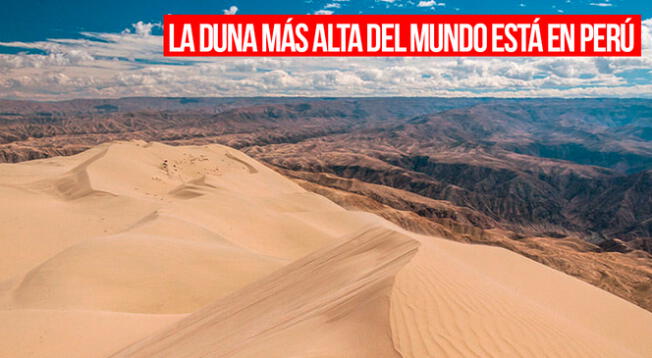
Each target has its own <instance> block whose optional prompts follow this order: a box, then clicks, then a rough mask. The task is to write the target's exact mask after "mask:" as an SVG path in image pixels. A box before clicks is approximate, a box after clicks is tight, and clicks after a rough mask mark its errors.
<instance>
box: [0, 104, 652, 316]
mask: <svg viewBox="0 0 652 358" xmlns="http://www.w3.org/2000/svg"><path fill="white" fill-rule="evenodd" d="M651 121H652V101H650V100H643V99H569V100H564V99H520V100H519V99H489V98H487V99H482V98H480V99H472V98H469V99H464V98H452V99H447V98H124V99H115V100H114V99H103V100H72V101H63V102H33V101H1V102H0V160H2V161H5V162H20V161H25V160H31V159H38V158H47V157H51V156H59V155H72V154H76V153H79V152H81V151H83V150H86V149H88V148H91V147H93V146H95V145H98V144H100V143H104V142H108V141H113V140H132V139H141V140H148V141H159V142H163V143H168V144H172V145H191V144H192V145H203V144H210V143H221V144H225V145H228V146H231V147H233V148H236V149H239V150H241V151H243V152H245V153H247V154H248V155H250V156H252V157H253V158H255V159H258V160H260V161H262V162H263V163H265V164H266V165H267V166H268V167H270V168H272V169H274V170H276V171H277V172H280V173H282V174H283V175H285V176H287V177H290V178H293V180H294V181H295V182H296V183H298V184H300V185H301V186H302V187H304V188H305V189H307V190H309V191H312V192H315V193H319V194H320V195H323V196H326V197H327V198H329V199H331V200H332V201H334V202H335V203H337V204H339V205H341V206H343V207H345V208H347V209H352V210H362V211H367V212H371V213H374V214H378V215H379V216H382V217H383V218H385V219H387V220H389V221H391V222H393V223H395V224H397V225H398V226H400V227H402V228H404V229H407V230H409V231H412V232H416V233H420V234H427V235H437V236H441V237H446V238H448V239H452V240H456V241H462V242H473V243H481V244H489V245H494V246H500V247H504V248H508V249H510V250H512V251H515V252H517V253H520V254H522V255H524V256H526V257H528V258H530V259H533V260H536V261H538V262H541V263H544V264H546V265H548V266H550V267H552V268H555V269H557V270H560V271H563V272H565V273H567V274H570V275H573V276H575V277H578V278H580V279H582V280H584V281H586V282H589V283H591V284H593V285H596V286H598V287H601V288H603V289H605V290H607V291H610V292H612V293H614V294H616V295H618V296H620V297H622V298H625V299H626V300H629V301H631V302H633V303H635V304H637V305H639V306H641V307H643V308H646V309H647V310H652V255H651V254H650V253H651V252H652V247H651V246H650V245H651V242H652V241H651V240H652V239H651V237H652V226H651V225H652V137H651V133H652V122H651Z"/></svg>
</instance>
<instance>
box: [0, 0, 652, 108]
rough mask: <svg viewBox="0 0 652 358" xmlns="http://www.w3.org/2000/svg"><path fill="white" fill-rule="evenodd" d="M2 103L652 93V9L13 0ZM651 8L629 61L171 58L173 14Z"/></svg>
mask: <svg viewBox="0 0 652 358" xmlns="http://www.w3.org/2000/svg"><path fill="white" fill-rule="evenodd" d="M2 7H3V11H2V12H0V98H11V99H15V98H20V99H38V100H59V99H70V98H101V97H127V96H267V95H269V96H446V97H448V96H493V97H651V98H652V6H649V5H648V2H647V1H627V0H558V1H544V0H538V1H533V0H508V1H497V0H495V1H469V0H441V1H436V0H299V1H281V0H275V1H269V0H267V1H259V0H255V1H251V0H250V1H247V0H229V1H214V0H188V1H166V0H162V1H138V0H130V1H123V0H113V1H102V2H93V1H87V0H85V1H65V0H61V1H47V0H41V1H31V0H23V1H11V2H7V3H5V4H3V6H2ZM223 13H227V14H640V15H642V18H643V19H644V21H643V27H642V29H641V31H642V32H643V56H641V57H629V58H608V57H603V58H555V57H551V58H470V57H459V58H451V57H448V58H411V57H401V58H382V57H375V58H371V57H370V58H328V59H324V58H290V57H286V58H194V59H193V58H166V57H163V55H162V28H161V25H160V24H161V21H162V16H163V15H164V14H223Z"/></svg>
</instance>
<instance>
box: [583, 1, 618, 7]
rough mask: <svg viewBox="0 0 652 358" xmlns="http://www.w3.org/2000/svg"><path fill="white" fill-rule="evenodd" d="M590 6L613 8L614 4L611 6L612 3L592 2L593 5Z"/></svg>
mask: <svg viewBox="0 0 652 358" xmlns="http://www.w3.org/2000/svg"><path fill="white" fill-rule="evenodd" d="M589 5H591V6H600V7H609V6H613V4H610V3H608V2H592V3H590V4H589Z"/></svg>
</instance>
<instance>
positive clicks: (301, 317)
mask: <svg viewBox="0 0 652 358" xmlns="http://www.w3.org/2000/svg"><path fill="white" fill-rule="evenodd" d="M417 247H418V243H417V242H416V241H415V240H413V239H410V238H409V237H408V236H405V235H401V234H398V233H396V232H393V231H389V230H385V229H382V228H376V229H372V230H369V231H366V232H364V233H361V234H359V235H354V236H353V238H351V239H348V240H346V241H344V242H343V243H341V244H336V245H334V246H330V245H329V246H328V247H327V248H324V249H321V250H318V251H317V252H315V253H312V254H310V255H308V256H306V257H304V258H302V259H299V260H297V261H295V262H293V263H291V264H289V265H288V266H286V267H284V268H283V269H281V270H279V271H276V272H275V273H273V274H271V275H269V276H267V277H265V278H264V279H262V280H259V281H257V282H256V283H254V284H252V285H250V286H248V287H246V288H244V289H242V290H240V291H238V292H236V293H235V294H233V295H230V296H228V297H226V298H224V299H222V300H220V301H218V302H217V303H215V304H213V305H210V306H208V307H206V308H204V309H202V310H200V311H198V312H197V313H195V314H193V315H191V316H190V317H188V318H186V319H184V320H182V321H181V322H179V323H178V324H176V325H175V326H174V327H172V328H171V329H169V330H166V331H164V332H161V333H159V334H157V335H155V336H153V337H151V338H148V339H146V340H144V341H143V342H139V343H137V344H135V345H133V346H131V347H128V348H127V349H125V350H124V351H122V352H120V353H118V354H116V355H115V357H172V356H174V357H205V356H210V357H263V356H264V357H288V356H290V357H399V355H398V354H397V353H396V352H394V350H393V344H392V339H391V330H390V326H389V298H390V294H391V288H392V284H393V281H394V275H395V274H396V272H398V270H399V269H401V268H402V267H403V265H405V264H406V263H407V262H408V261H409V260H410V258H411V257H412V256H413V255H414V253H415V252H416V250H417ZM364 338H367V340H366V341H365V342H362V339H364Z"/></svg>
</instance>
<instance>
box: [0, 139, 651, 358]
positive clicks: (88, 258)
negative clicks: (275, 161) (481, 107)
mask: <svg viewBox="0 0 652 358" xmlns="http://www.w3.org/2000/svg"><path fill="white" fill-rule="evenodd" d="M0 195H2V197H3V203H2V205H0V322H3V324H2V325H0V356H1V357H5V356H6V357H53V356H57V357H58V356H66V357H107V356H110V355H113V356H116V357H155V356H161V357H200V356H211V357H314V358H316V357H320V358H324V357H418V358H421V357H519V356H520V357H573V356H577V357H650V356H652V343H650V342H652V314H651V313H649V312H648V311H645V310H643V309H641V308H639V307H637V306H635V305H633V304H631V303H628V302H626V301H624V300H622V299H620V298H618V297H616V296H614V295H612V294H609V293H607V292H605V291H602V290H600V289H598V288H595V287H593V286H590V285H588V284H586V283H584V282H582V281H579V280H577V279H575V278H572V277H570V276H567V275H565V274H563V273H560V272H558V271H555V270H552V269H550V268H548V267H546V266H543V265H540V264H538V263H535V262H533V261H531V260H528V259H526V258H524V257H522V256H519V255H517V254H515V253H513V252H510V251H507V250H504V249H498V248H493V247H484V246H474V245H467V244H460V243H455V242H451V241H446V240H443V239H440V238H436V237H430V236H422V235H417V234H413V233H410V232H406V231H404V230H402V229H400V228H398V227H396V226H395V225H393V224H391V223H389V222H387V221H385V220H384V219H382V218H380V217H378V216H375V215H371V214H367V213H361V212H352V211H347V210H344V209H342V208H341V207H339V206H337V205H335V204H334V203H332V202H331V201H329V200H327V199H325V198H323V197H321V196H319V195H316V194H313V193H309V192H306V191H305V190H304V189H302V188H301V187H299V186H298V185H297V184H295V183H293V182H292V181H290V180H288V179H286V178H284V177H282V176H281V175H279V174H278V173H276V172H274V171H272V170H270V169H269V168H267V167H265V166H264V165H261V164H260V163H258V162H256V161H254V160H252V159H251V158H249V157H247V156H246V155H244V154H242V153H240V152H238V151H236V150H233V149H230V148H227V147H223V146H217V145H208V146H201V147H170V146H166V145H162V144H157V143H145V142H119V143H112V144H104V145H100V146H98V147H96V148H93V149H91V150H89V151H87V152H84V153H81V154H78V155H75V156H72V157H65V158H63V157H62V158H52V159H46V160H38V161H32V162H24V163H21V164H2V165H0ZM417 247H418V249H417ZM415 253H416V254H415Z"/></svg>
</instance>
